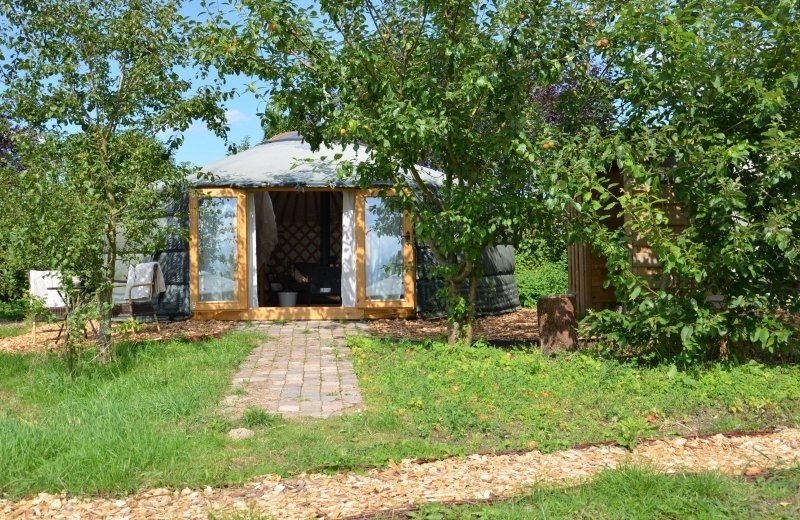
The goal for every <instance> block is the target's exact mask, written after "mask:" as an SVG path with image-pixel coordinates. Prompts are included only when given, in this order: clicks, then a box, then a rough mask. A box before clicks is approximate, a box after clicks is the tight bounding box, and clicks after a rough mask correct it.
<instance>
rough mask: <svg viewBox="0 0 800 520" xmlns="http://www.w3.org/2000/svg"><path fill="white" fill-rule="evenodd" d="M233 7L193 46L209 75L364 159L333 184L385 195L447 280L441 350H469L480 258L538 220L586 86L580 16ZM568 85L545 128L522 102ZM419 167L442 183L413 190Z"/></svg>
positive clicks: (587, 59) (441, 8)
mask: <svg viewBox="0 0 800 520" xmlns="http://www.w3.org/2000/svg"><path fill="white" fill-rule="evenodd" d="M236 9H237V10H241V12H243V13H245V16H246V18H245V19H244V20H243V21H242V22H241V23H236V24H233V23H230V22H229V21H228V20H229V18H222V17H221V18H220V19H219V20H218V25H217V28H216V31H215V32H214V33H213V34H211V35H210V37H209V38H208V40H209V42H210V43H211V44H212V49H213V50H212V51H211V52H210V54H211V55H213V56H215V57H218V58H220V59H219V61H217V64H218V65H219V66H220V67H221V68H223V69H224V70H231V71H235V72H241V73H246V74H249V75H252V76H255V77H256V78H258V79H260V80H262V82H263V83H262V86H263V87H264V90H263V91H262V93H263V94H264V95H265V96H268V97H269V98H270V99H271V101H272V103H274V104H275V106H277V107H279V108H280V109H281V110H285V111H286V113H287V115H288V118H289V120H290V121H291V123H292V125H293V126H294V127H295V129H297V130H299V131H300V132H301V134H302V135H303V136H304V137H305V138H306V139H307V140H308V141H309V142H310V143H311V145H312V146H318V145H319V144H320V143H325V144H328V145H336V144H342V145H348V144H351V145H355V146H359V147H361V146H363V147H366V148H367V149H368V150H369V151H370V152H371V153H372V159H373V160H372V162H371V164H369V165H364V166H363V167H358V168H354V169H351V170H350V171H344V172H343V174H347V175H356V176H357V177H358V178H359V179H361V181H362V182H363V184H364V185H370V184H372V181H375V180H380V181H383V182H387V181H388V183H389V184H390V185H391V186H392V187H393V188H394V191H395V193H396V194H397V197H396V200H397V203H398V204H399V205H400V206H401V207H402V208H403V209H405V210H408V211H410V212H411V213H412V214H413V215H414V217H415V223H416V233H417V238H418V240H419V241H420V242H422V243H424V244H425V245H426V246H428V247H429V248H430V250H431V251H432V252H433V254H434V256H435V257H436V259H437V260H438V263H439V265H440V267H441V271H440V272H441V274H442V275H443V277H444V279H445V280H446V281H447V284H448V294H449V298H448V308H449V313H450V316H451V318H452V321H453V323H454V326H453V327H452V328H451V334H450V339H451V340H452V341H455V340H457V339H458V338H459V336H460V335H462V334H463V337H464V338H465V339H466V340H467V341H469V340H470V339H471V327H470V324H471V321H472V317H473V314H474V301H475V294H474V289H475V288H476V286H477V283H476V278H477V276H478V274H479V272H478V267H477V266H478V260H479V257H480V255H481V254H482V252H483V251H484V249H485V248H486V247H487V246H489V245H492V244H497V243H501V242H504V241H507V240H509V235H510V232H512V230H515V229H518V228H520V227H522V226H529V225H530V218H529V215H530V214H543V213H544V212H545V207H544V204H543V203H542V202H541V200H540V198H539V193H540V192H541V190H537V185H538V183H539V179H538V175H539V174H540V172H541V171H542V170H543V165H544V163H545V162H547V161H548V156H549V155H550V154H551V150H552V149H553V148H554V147H555V146H556V141H557V135H558V134H559V133H560V131H561V128H562V127H564V126H565V122H566V121H569V122H570V123H574V122H575V121H576V120H577V119H578V115H579V114H581V113H582V111H585V109H586V107H584V106H583V104H582V100H581V99H580V98H581V92H586V91H587V90H590V89H588V88H583V87H586V86H587V85H588V84H590V83H592V82H593V81H597V76H596V75H595V74H592V73H591V71H592V66H591V56H590V52H591V46H586V45H584V42H585V41H586V40H587V38H588V36H587V33H591V32H594V28H592V27H591V26H590V25H587V24H586V23H585V22H586V19H585V13H584V12H583V11H582V10H581V9H579V6H578V5H577V3H575V2H570V1H555V2H546V3H543V2H527V1H514V2H511V1H494V2H429V1H425V0H400V1H391V2H373V1H372V0H357V1H347V2H329V1H320V2H318V3H317V2H315V3H312V5H311V6H310V7H307V8H301V7H297V6H296V5H295V4H294V3H291V2H284V1H255V0H241V2H240V3H238V4H236ZM568 83H569V84H571V85H573V86H577V87H579V88H576V89H575V90H574V91H573V97H574V98H575V99H574V103H570V104H566V105H564V106H562V107H560V108H562V109H563V110H564V114H563V117H562V118H561V120H559V121H555V120H553V118H551V117H549V116H550V115H551V112H552V109H553V106H545V104H543V103H536V102H533V101H534V98H535V97H536V96H537V95H538V96H540V97H543V98H548V99H550V100H551V101H552V102H553V103H558V96H557V95H555V93H556V91H558V89H559V88H560V86H562V85H565V84H568ZM548 94H549V96H548ZM418 165H426V166H432V167H434V168H436V169H438V170H440V171H442V172H443V178H442V179H441V185H440V186H432V185H429V184H426V181H425V180H424V179H423V178H422V177H421V176H420V175H419V170H418ZM466 281H470V282H471V283H470V287H471V289H473V290H471V291H470V298H468V299H467V301H466V302H465V301H464V299H462V298H461V286H462V284H463V283H464V282H466Z"/></svg>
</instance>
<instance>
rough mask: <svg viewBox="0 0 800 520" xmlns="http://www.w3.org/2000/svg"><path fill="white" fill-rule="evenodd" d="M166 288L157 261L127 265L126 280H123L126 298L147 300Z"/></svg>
mask: <svg viewBox="0 0 800 520" xmlns="http://www.w3.org/2000/svg"><path fill="white" fill-rule="evenodd" d="M139 284H147V285H139ZM134 285H135V286H136V287H134ZM166 290H167V286H166V285H165V283H164V274H163V273H162V272H161V267H160V266H159V265H158V262H144V263H141V264H136V265H135V266H134V265H132V266H130V267H128V280H127V281H126V282H125V299H126V300H149V299H151V298H153V297H154V296H158V295H159V294H161V293H163V292H165V291H166Z"/></svg>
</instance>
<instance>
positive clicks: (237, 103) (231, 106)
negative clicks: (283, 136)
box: [175, 0, 264, 166]
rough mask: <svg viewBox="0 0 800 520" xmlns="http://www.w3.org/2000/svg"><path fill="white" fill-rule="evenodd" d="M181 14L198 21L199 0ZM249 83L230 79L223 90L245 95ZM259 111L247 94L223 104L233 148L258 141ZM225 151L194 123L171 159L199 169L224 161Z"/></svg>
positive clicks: (222, 143) (260, 103)
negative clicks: (188, 163) (248, 139)
mask: <svg viewBox="0 0 800 520" xmlns="http://www.w3.org/2000/svg"><path fill="white" fill-rule="evenodd" d="M184 11H185V13H186V14H187V16H190V17H200V16H201V14H200V13H201V8H200V2H199V0H192V1H190V2H188V4H187V6H186V7H185V9H184ZM252 81H253V80H252V79H251V78H245V77H231V78H228V83H227V86H228V87H231V88H235V89H236V90H237V91H239V92H245V87H246V85H247V84H248V83H250V82H252ZM263 109H264V107H263V101H259V100H257V99H256V98H255V96H253V94H250V93H246V94H241V95H237V96H234V97H233V98H232V99H230V100H229V101H228V102H226V103H225V110H226V111H225V115H226V117H227V120H228V127H230V131H229V132H228V139H229V140H230V141H231V142H232V143H237V144H238V143H240V142H241V141H242V140H243V139H244V138H245V137H249V138H250V142H251V143H252V144H256V143H258V142H259V141H261V139H262V138H263V135H262V130H261V121H260V120H259V118H258V116H257V115H256V114H257V113H258V112H261V111H263ZM227 151H228V148H227V144H226V143H225V141H224V140H223V139H220V138H219V137H217V136H216V135H214V134H213V133H212V132H211V131H210V130H208V128H206V126H205V125H204V124H203V123H198V122H195V123H193V124H192V126H190V127H189V129H188V130H187V131H186V132H185V133H184V141H183V145H182V146H181V147H180V148H179V149H178V151H177V152H176V154H175V158H176V160H177V161H178V162H190V163H193V164H194V165H196V166H203V165H205V164H208V163H211V162H214V161H216V160H217V159H220V158H222V157H224V156H225V154H226V153H227Z"/></svg>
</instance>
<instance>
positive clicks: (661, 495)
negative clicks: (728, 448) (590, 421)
mask: <svg viewBox="0 0 800 520" xmlns="http://www.w3.org/2000/svg"><path fill="white" fill-rule="evenodd" d="M798 517H800V468H795V469H792V470H789V471H785V472H781V473H779V474H777V475H774V476H772V477H769V478H767V479H758V480H745V479H742V478H734V477H728V476H724V475H719V474H713V473H704V474H697V475H671V476H667V475H657V474H653V473H651V472H648V471H645V470H641V469H624V470H616V471H607V472H604V473H601V474H600V475H599V476H598V477H596V478H595V479H594V480H592V481H590V482H588V483H586V484H583V485H580V486H576V487H572V488H555V487H542V488H537V489H535V490H534V491H532V492H531V493H530V494H528V495H526V496H523V497H520V498H517V499H514V500H509V501H504V502H497V503H494V504H481V505H468V506H459V507H444V506H428V507H425V508H423V509H422V510H421V511H417V512H414V513H413V516H411V518H414V519H415V520H434V519H436V520H456V519H459V520H461V519H470V518H472V519H482V520H488V519H497V520H500V519H503V520H516V519H518V520H523V519H526V520H527V519H531V518H542V519H545V518H547V519H559V518H564V519H566V518H569V519H575V518H587V519H588V518H591V519H598V520H601V519H609V520H611V519H616V518H626V519H642V520H650V519H667V518H708V519H711V518H714V519H716V518H775V519H777V518H785V519H789V518H798ZM385 518H387V519H390V518H408V516H407V515H403V516H400V515H395V516H392V515H387V516H386V517H385Z"/></svg>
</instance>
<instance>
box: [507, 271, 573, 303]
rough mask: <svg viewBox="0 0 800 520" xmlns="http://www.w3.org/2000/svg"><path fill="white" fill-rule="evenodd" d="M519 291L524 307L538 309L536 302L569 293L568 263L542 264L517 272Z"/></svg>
mask: <svg viewBox="0 0 800 520" xmlns="http://www.w3.org/2000/svg"><path fill="white" fill-rule="evenodd" d="M516 277H517V290H518V291H519V301H520V303H521V304H522V306H523V307H531V308H532V307H536V301H537V300H538V299H539V298H540V297H542V296H546V295H548V294H563V293H565V292H566V291H567V286H568V281H567V261H566V259H561V260H559V261H556V262H542V263H540V264H538V265H536V266H533V267H530V268H522V269H519V268H518V270H517V275H516Z"/></svg>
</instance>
